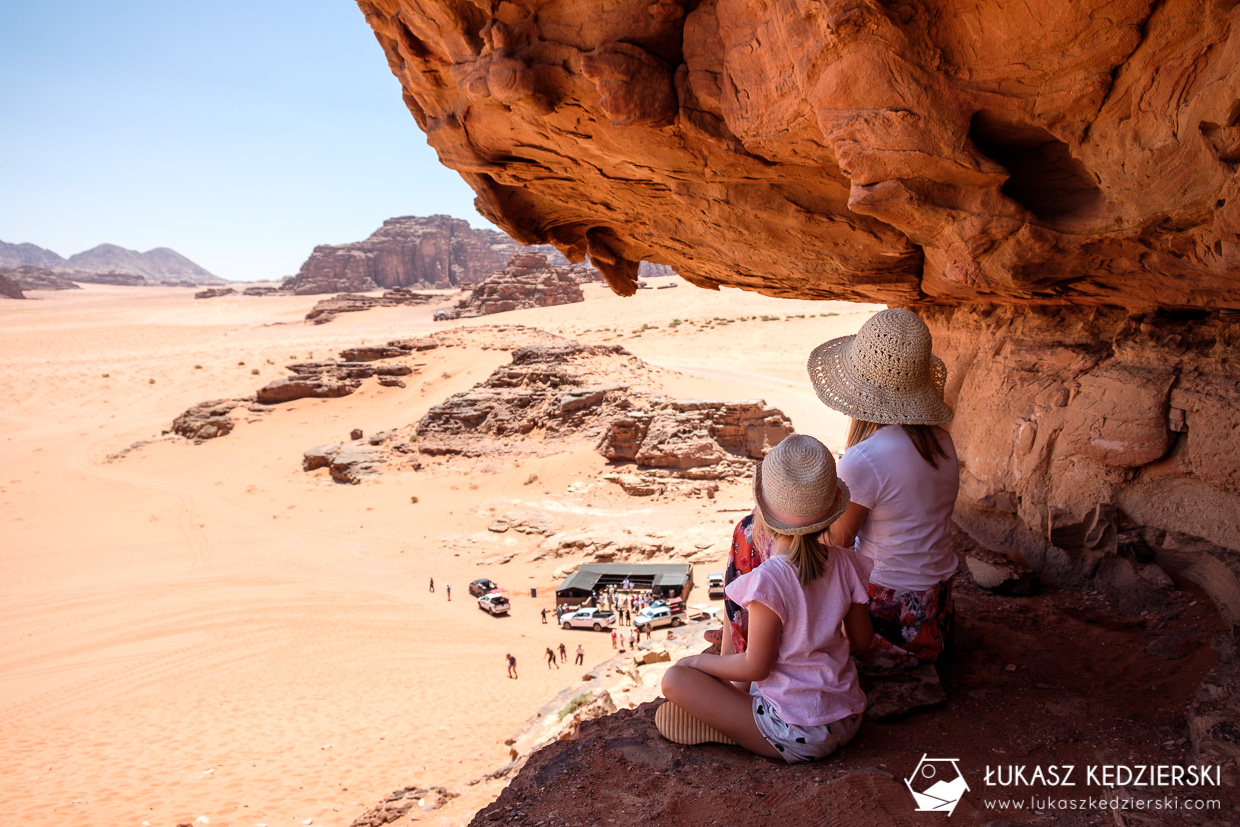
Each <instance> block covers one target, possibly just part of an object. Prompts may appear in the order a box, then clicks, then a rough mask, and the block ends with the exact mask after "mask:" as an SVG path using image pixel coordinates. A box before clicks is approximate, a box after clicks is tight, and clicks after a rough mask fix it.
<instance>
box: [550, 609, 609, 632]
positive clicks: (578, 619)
mask: <svg viewBox="0 0 1240 827" xmlns="http://www.w3.org/2000/svg"><path fill="white" fill-rule="evenodd" d="M615 622H616V613H615V612H613V611H611V610H610V609H579V610H578V611H575V612H573V613H571V614H566V615H564V616H563V617H561V618H560V625H561V626H563V627H564V628H565V629H593V630H594V631H596V632H601V631H603V630H604V629H610V628H611V627H612V626H613V625H614V624H615Z"/></svg>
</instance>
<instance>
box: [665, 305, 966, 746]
mask: <svg viewBox="0 0 1240 827" xmlns="http://www.w3.org/2000/svg"><path fill="white" fill-rule="evenodd" d="M931 344H932V343H931V336H930V331H929V329H928V328H927V327H926V325H925V323H924V322H922V320H921V319H920V318H918V317H917V316H916V315H915V314H913V313H911V312H909V311H907V310H901V309H890V310H885V311H883V312H881V313H878V314H876V315H875V316H873V317H872V318H871V319H870V320H869V321H867V322H866V323H865V324H864V325H863V326H862V328H861V330H860V331H859V332H858V333H857V334H856V335H855V336H845V337H842V338H839V339H834V340H832V341H829V342H826V343H824V344H822V345H820V346H818V347H817V348H815V349H814V350H813V352H812V353H811V354H810V356H809V364H808V367H809V375H810V381H811V382H812V383H813V386H814V389H815V391H816V392H817V394H818V397H819V399H821V400H822V401H823V402H824V403H825V404H826V405H827V406H828V407H830V408H833V409H834V410H837V411H840V412H842V413H844V414H847V415H848V416H849V417H850V418H851V425H850V428H849V432H848V437H847V441H846V449H845V451H844V454H843V457H842V458H841V459H840V461H839V465H838V468H837V466H836V462H835V458H834V457H833V456H832V455H831V452H830V451H829V450H828V449H827V448H826V447H825V446H824V445H823V444H822V443H821V442H819V441H818V440H816V439H814V438H813V437H810V436H805V435H801V434H794V435H792V436H789V437H787V438H786V439H784V440H783V441H782V442H780V443H779V445H777V446H775V447H774V448H773V449H772V450H771V451H769V452H768V453H767V455H766V457H765V458H764V459H763V460H762V462H761V463H760V465H759V466H758V468H757V469H756V471H755V473H754V480H753V496H754V508H753V512H752V513H751V514H749V515H747V516H746V517H744V519H742V520H741V521H740V522H739V523H738V524H737V525H736V527H735V530H734V532H733V537H732V547H731V551H730V553H729V558H728V567H727V573H726V575H725V583H726V586H725V600H724V606H725V612H726V615H727V622H726V623H724V626H723V629H722V632H721V634H720V636H719V641H718V642H719V644H720V654H717V655H715V654H701V655H692V656H690V657H686V658H682V659H681V660H680V661H679V662H678V663H676V664H675V665H674V666H672V667H671V668H670V669H668V671H667V673H666V674H665V676H664V678H663V694H664V695H665V696H666V697H667V699H668V700H667V702H665V703H664V704H662V705H661V706H660V707H659V708H658V709H657V711H656V713H655V724H656V725H657V727H658V729H659V731H660V732H661V733H662V734H663V735H664V736H665V737H666V738H668V739H670V740H672V741H675V742H677V743H681V744H698V743H704V742H708V741H714V742H722V743H729V744H739V745H741V746H743V747H745V748H746V749H748V750H750V751H752V752H755V753H757V754H759V755H764V756H767V757H770V758H782V759H784V760H786V761H789V762H793V761H809V760H814V759H818V758H824V757H826V756H827V755H830V754H831V753H832V752H834V751H835V750H836V749H838V748H839V747H841V746H843V745H844V744H846V743H848V742H849V741H850V740H851V739H852V738H853V736H854V735H856V733H857V730H858V727H859V725H860V722H861V716H862V713H863V712H864V711H865V704H866V697H865V693H864V692H863V691H862V689H861V686H860V685H859V676H860V674H883V673H891V672H896V671H901V670H907V669H911V668H915V667H917V666H919V665H921V664H927V663H934V662H935V661H936V660H937V659H938V657H939V656H940V655H941V654H942V653H943V652H944V651H945V650H946V649H948V647H949V646H950V645H951V638H952V627H953V617H954V610H953V605H952V596H951V583H950V578H951V576H952V574H953V573H954V572H955V570H956V566H957V562H958V561H957V559H956V556H955V554H954V553H953V552H952V550H951V547H950V531H951V513H952V508H953V506H954V504H955V500H956V493H957V489H958V487H959V479H960V474H959V465H958V462H957V459H956V452H955V448H954V446H953V444H952V440H951V437H950V436H949V435H948V433H947V431H946V430H944V429H943V428H942V427H940V426H942V425H943V424H945V423H947V422H948V421H950V420H951V418H952V410H951V408H950V407H948V405H947V403H946V402H945V401H944V398H943V391H944V385H945V381H946V369H945V367H944V365H943V362H942V361H941V360H939V359H938V358H937V357H935V356H934V355H933V354H932V352H931Z"/></svg>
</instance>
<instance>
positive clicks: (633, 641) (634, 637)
mask: <svg viewBox="0 0 1240 827" xmlns="http://www.w3.org/2000/svg"><path fill="white" fill-rule="evenodd" d="M636 645H637V633H636V632H635V631H633V630H632V629H630V630H629V648H630V649H632V648H633V647H634V646H636Z"/></svg>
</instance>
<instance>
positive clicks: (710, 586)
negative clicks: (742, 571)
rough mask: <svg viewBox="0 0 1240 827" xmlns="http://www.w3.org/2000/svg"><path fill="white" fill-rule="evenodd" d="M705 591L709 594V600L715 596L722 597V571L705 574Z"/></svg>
mask: <svg viewBox="0 0 1240 827" xmlns="http://www.w3.org/2000/svg"><path fill="white" fill-rule="evenodd" d="M706 593H707V594H708V595H709V596H710V599H711V600H714V599H716V598H720V599H722V598H723V574H722V573H720V572H715V573H714V574H708V575H706Z"/></svg>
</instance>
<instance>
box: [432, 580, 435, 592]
mask: <svg viewBox="0 0 1240 827" xmlns="http://www.w3.org/2000/svg"><path fill="white" fill-rule="evenodd" d="M434 593H435V578H433V577H432V578H431V594H434Z"/></svg>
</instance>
